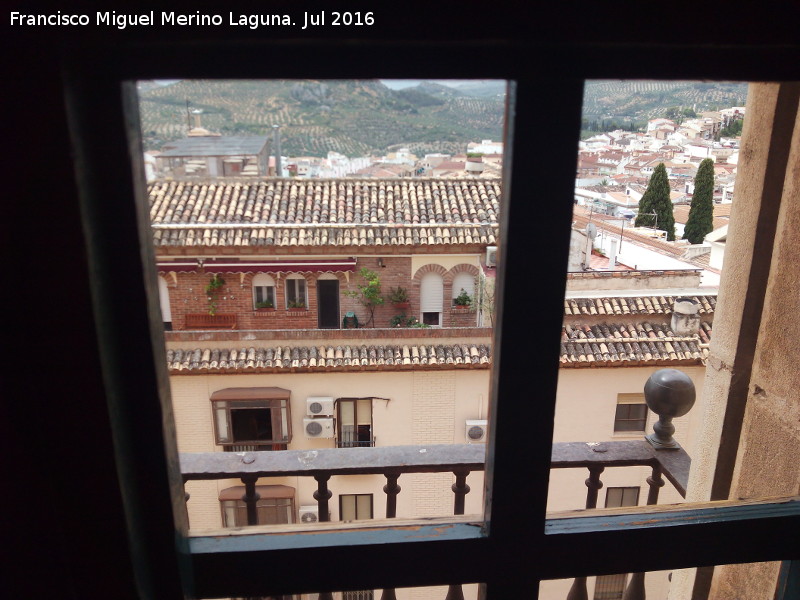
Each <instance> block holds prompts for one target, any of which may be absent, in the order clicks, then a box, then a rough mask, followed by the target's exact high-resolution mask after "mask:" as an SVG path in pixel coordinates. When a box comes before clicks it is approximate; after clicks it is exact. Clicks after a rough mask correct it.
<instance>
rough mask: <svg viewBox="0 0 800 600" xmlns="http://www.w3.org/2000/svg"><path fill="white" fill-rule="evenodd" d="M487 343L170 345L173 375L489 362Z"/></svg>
mask: <svg viewBox="0 0 800 600" xmlns="http://www.w3.org/2000/svg"><path fill="white" fill-rule="evenodd" d="M489 363H490V350H489V346H488V345H486V344H438V345H426V344H414V345H402V346H401V345H397V346H375V345H370V346H366V345H361V346H335V347H334V346H303V347H294V348H291V347H288V346H283V347H281V346H275V347H267V348H254V347H250V348H241V349H239V348H195V349H189V350H183V349H170V350H167V367H168V368H169V370H170V373H171V374H173V375H193V374H199V373H219V372H231V371H236V372H248V373H252V372H259V373H261V372H287V371H289V372H307V371H331V370H335V371H341V370H348V371H371V370H394V369H402V368H404V367H406V368H410V367H416V368H426V367H427V368H448V369H451V368H458V367H461V368H470V367H472V368H488V365H489Z"/></svg>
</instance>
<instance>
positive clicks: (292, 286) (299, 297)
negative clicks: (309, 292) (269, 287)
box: [286, 275, 308, 308]
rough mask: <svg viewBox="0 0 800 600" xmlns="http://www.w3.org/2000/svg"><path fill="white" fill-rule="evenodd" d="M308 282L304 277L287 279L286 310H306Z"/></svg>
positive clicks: (291, 276) (290, 276)
mask: <svg viewBox="0 0 800 600" xmlns="http://www.w3.org/2000/svg"><path fill="white" fill-rule="evenodd" d="M307 306H308V300H307V298H306V280H305V278H304V277H303V276H302V275H289V276H288V277H287V278H286V308H306V307H307Z"/></svg>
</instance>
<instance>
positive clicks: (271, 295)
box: [252, 273, 277, 310]
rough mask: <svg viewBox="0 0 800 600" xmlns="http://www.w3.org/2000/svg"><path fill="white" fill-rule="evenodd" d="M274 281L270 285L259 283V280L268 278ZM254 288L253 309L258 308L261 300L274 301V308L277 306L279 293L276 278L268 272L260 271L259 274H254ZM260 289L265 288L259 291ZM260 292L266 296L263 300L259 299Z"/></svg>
mask: <svg viewBox="0 0 800 600" xmlns="http://www.w3.org/2000/svg"><path fill="white" fill-rule="evenodd" d="M267 278H269V280H270V281H271V282H272V283H271V284H270V285H263V284H259V283H258V280H259V279H261V280H263V279H267ZM252 288H253V310H256V309H257V308H258V307H257V306H256V305H257V304H258V303H259V302H267V301H271V302H272V308H275V307H276V306H277V295H276V293H275V279H274V278H273V277H272V276H271V275H268V274H266V273H259V274H258V275H254V276H253V281H252ZM259 290H263V291H262V292H259ZM259 294H263V296H264V298H263V299H262V300H259V299H258V296H259Z"/></svg>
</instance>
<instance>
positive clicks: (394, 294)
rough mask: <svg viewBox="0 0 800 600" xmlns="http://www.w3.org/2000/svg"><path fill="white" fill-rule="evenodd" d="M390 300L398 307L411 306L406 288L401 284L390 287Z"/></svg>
mask: <svg viewBox="0 0 800 600" xmlns="http://www.w3.org/2000/svg"><path fill="white" fill-rule="evenodd" d="M389 302H391V303H392V304H394V305H395V307H397V308H403V309H406V308H409V307H410V306H411V302H410V301H409V300H408V292H407V291H406V288H404V287H400V286H397V287H396V288H389Z"/></svg>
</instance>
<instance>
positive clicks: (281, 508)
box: [219, 485, 296, 527]
mask: <svg viewBox="0 0 800 600" xmlns="http://www.w3.org/2000/svg"><path fill="white" fill-rule="evenodd" d="M294 491H295V490H294V488H293V487H289V486H288V485H257V486H256V493H257V494H258V495H259V496H260V498H259V499H258V500H257V501H256V515H257V517H258V522H257V523H256V524H257V525H284V524H286V523H295V522H296V519H295V514H296V513H295V509H294ZM244 494H245V487H244V486H243V485H236V486H233V487H229V488H226V489H224V490H222V491H221V492H220V493H219V501H220V504H221V506H222V526H223V527H246V526H247V505H246V504H245V503H244V500H242V496H244Z"/></svg>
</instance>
